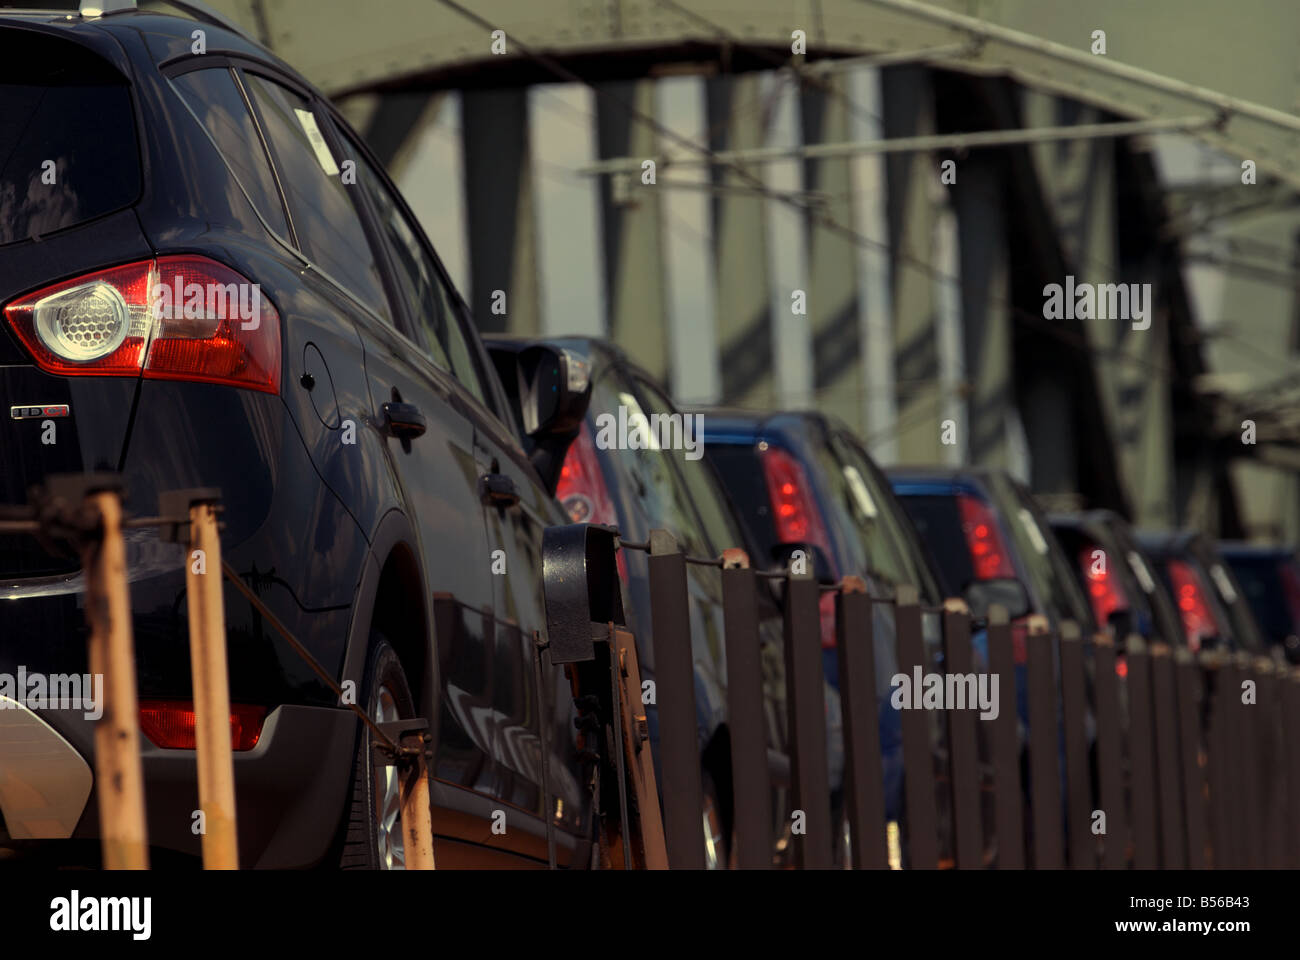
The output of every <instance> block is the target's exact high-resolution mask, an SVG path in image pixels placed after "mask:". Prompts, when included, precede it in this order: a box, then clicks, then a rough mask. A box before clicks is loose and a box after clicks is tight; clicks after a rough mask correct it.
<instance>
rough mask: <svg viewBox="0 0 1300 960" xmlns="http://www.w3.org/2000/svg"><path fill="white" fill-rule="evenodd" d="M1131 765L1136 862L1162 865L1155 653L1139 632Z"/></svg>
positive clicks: (1134, 638)
mask: <svg viewBox="0 0 1300 960" xmlns="http://www.w3.org/2000/svg"><path fill="white" fill-rule="evenodd" d="M1128 710H1129V750H1130V751H1131V752H1130V755H1129V769H1130V771H1131V775H1130V777H1131V779H1130V781H1129V782H1130V789H1131V792H1132V799H1133V866H1135V867H1137V868H1138V869H1139V870H1150V869H1154V868H1155V867H1158V866H1159V865H1160V837H1159V835H1158V834H1157V833H1156V830H1157V829H1158V828H1157V826H1156V780H1155V769H1156V758H1155V732H1154V731H1155V721H1154V720H1153V718H1152V716H1151V655H1150V654H1149V653H1148V652H1147V645H1146V641H1145V640H1143V639H1142V638H1141V637H1140V636H1138V635H1137V634H1135V633H1134V634H1130V635H1129V638H1128Z"/></svg>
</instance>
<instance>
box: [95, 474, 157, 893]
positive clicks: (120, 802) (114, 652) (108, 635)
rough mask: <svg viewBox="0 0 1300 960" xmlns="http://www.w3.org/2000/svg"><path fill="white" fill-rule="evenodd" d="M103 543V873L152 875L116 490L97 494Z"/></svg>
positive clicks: (98, 645)
mask: <svg viewBox="0 0 1300 960" xmlns="http://www.w3.org/2000/svg"><path fill="white" fill-rule="evenodd" d="M86 505H87V507H88V508H89V509H90V510H92V511H94V513H96V514H98V516H99V518H100V531H99V537H98V539H95V538H92V539H90V540H89V541H88V542H87V543H86V544H85V545H83V547H82V549H81V565H82V569H83V570H85V576H86V619H87V620H88V621H89V625H90V647H89V660H90V664H89V665H90V672H91V674H92V675H94V676H102V677H103V678H104V715H103V716H102V717H101V718H100V720H99V722H98V723H97V724H96V725H95V788H96V802H97V803H98V805H99V829H100V837H101V841H102V844H103V854H104V869H106V870H146V869H148V867H149V848H148V839H147V831H146V826H145V815H144V770H143V767H142V765H141V763H140V708H139V705H138V703H137V700H136V689H135V647H134V641H133V639H132V636H131V598H130V594H129V592H128V590H127V586H126V582H127V581H126V545H125V543H124V542H123V540H122V498H121V493H120V491H119V490H117V489H100V490H90V491H88V492H87V494H86Z"/></svg>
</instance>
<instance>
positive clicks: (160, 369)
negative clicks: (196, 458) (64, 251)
mask: <svg viewBox="0 0 1300 960" xmlns="http://www.w3.org/2000/svg"><path fill="white" fill-rule="evenodd" d="M4 312H5V317H6V319H7V320H8V321H9V323H10V325H11V326H12V327H13V330H14V332H15V333H16V334H17V335H18V338H19V339H20V340H21V341H22V342H23V345H24V346H25V347H26V348H27V349H28V351H30V353H31V355H32V359H34V360H35V361H36V365H37V366H38V367H40V368H41V369H42V370H44V371H46V372H47V373H54V374H59V375H60V376H68V377H72V376H84V377H124V376H139V375H141V374H143V375H144V377H145V378H146V379H150V380H194V381H200V382H203V383H221V384H226V385H228V386H234V387H244V388H246V389H249V390H261V391H263V392H265V393H278V392H279V391H280V317H279V314H277V313H276V311H275V307H274V306H272V305H271V302H270V301H269V300H266V299H265V298H263V297H262V295H261V288H260V287H258V285H257V284H254V283H249V282H248V281H247V280H245V279H244V278H243V277H241V276H240V275H239V274H237V273H236V272H235V271H233V270H231V269H230V268H229V267H226V266H223V265H222V264H220V263H217V262H216V261H214V260H209V259H207V258H206V257H197V256H188V255H187V256H174V257H159V258H158V259H157V260H141V261H138V262H136V263H128V264H123V265H122V266H120V267H112V268H110V269H108V270H101V271H98V272H96V273H92V274H88V275H86V276H81V277H76V278H75V279H72V280H64V281H63V282H61V283H56V284H54V285H52V286H49V287H45V288H43V289H41V290H37V291H36V292H35V293H31V294H29V295H27V296H25V297H23V298H22V299H21V300H16V301H14V302H13V303H10V304H9V305H8V306H6V307H5V311H4Z"/></svg>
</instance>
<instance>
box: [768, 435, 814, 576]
mask: <svg viewBox="0 0 1300 960" xmlns="http://www.w3.org/2000/svg"><path fill="white" fill-rule="evenodd" d="M762 461H763V475H764V476H765V477H766V479H767V495H768V499H769V500H770V501H771V504H772V521H773V523H775V525H776V538H777V541H778V542H780V543H811V544H812V545H813V546H816V547H821V549H822V550H823V551H825V552H826V555H827V556H828V557H829V556H830V552H831V547H830V540H829V538H828V537H827V536H826V527H825V526H824V525H823V524H822V516H821V511H820V510H818V509H817V505H816V504H815V503H813V501H812V496H811V491H810V488H809V486H808V478H807V477H806V476H804V472H803V467H801V466H800V465H799V461H798V460H796V459H795V458H794V457H792V456H790V454H788V453H786V451H784V450H781V449H779V448H778V447H768V448H767V449H766V450H764V451H763V453H762Z"/></svg>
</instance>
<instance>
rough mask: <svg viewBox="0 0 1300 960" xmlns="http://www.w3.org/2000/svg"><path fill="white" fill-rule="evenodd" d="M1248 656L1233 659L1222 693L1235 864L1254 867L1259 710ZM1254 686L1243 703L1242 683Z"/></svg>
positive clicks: (1258, 835)
mask: <svg viewBox="0 0 1300 960" xmlns="http://www.w3.org/2000/svg"><path fill="white" fill-rule="evenodd" d="M1253 659H1254V658H1252V657H1251V656H1250V654H1248V653H1245V652H1241V651H1239V652H1238V653H1237V654H1236V655H1235V656H1234V658H1233V660H1234V670H1233V676H1234V678H1235V681H1236V682H1235V683H1233V685H1232V689H1230V690H1225V691H1224V693H1225V694H1227V695H1228V696H1229V698H1230V700H1229V702H1230V703H1231V704H1232V713H1231V715H1230V716H1232V717H1234V718H1235V721H1236V723H1235V726H1234V727H1233V738H1232V740H1233V744H1232V750H1233V753H1234V755H1235V756H1236V758H1237V762H1238V767H1237V774H1238V778H1239V779H1238V781H1237V782H1238V784H1239V787H1238V789H1239V791H1240V793H1239V796H1240V805H1239V807H1238V814H1239V816H1238V818H1237V824H1238V829H1237V837H1238V841H1237V842H1238V847H1237V849H1238V856H1239V857H1240V860H1239V865H1240V866H1243V867H1258V866H1259V865H1260V861H1259V851H1260V848H1261V846H1262V844H1263V833H1264V831H1263V829H1262V825H1261V823H1260V802H1259V746H1258V744H1257V743H1256V742H1255V723H1254V719H1255V713H1256V712H1257V711H1258V709H1259V705H1258V696H1259V684H1258V683H1257V682H1255V681H1256V677H1255V672H1254V669H1253V667H1254V663H1253ZM1248 681H1249V682H1254V683H1255V695H1256V701H1255V703H1252V704H1247V703H1246V702H1245V689H1244V688H1245V684H1246V683H1247V682H1248Z"/></svg>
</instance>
